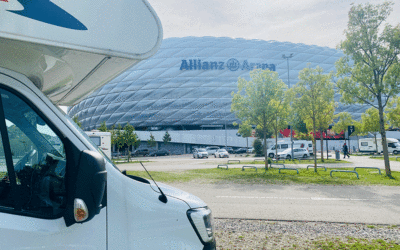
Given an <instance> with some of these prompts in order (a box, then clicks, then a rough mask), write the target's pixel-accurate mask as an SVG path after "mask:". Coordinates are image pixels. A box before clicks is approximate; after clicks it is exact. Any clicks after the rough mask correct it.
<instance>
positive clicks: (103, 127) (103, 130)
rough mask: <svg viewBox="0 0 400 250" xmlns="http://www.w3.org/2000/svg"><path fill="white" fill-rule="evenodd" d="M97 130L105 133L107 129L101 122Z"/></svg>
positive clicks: (104, 123)
mask: <svg viewBox="0 0 400 250" xmlns="http://www.w3.org/2000/svg"><path fill="white" fill-rule="evenodd" d="M98 130H100V131H101V132H107V131H108V128H107V125H106V121H103V122H102V123H100V127H99V128H98Z"/></svg>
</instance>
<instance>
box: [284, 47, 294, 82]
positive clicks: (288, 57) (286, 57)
mask: <svg viewBox="0 0 400 250" xmlns="http://www.w3.org/2000/svg"><path fill="white" fill-rule="evenodd" d="M292 57H293V53H291V54H290V55H289V56H286V55H285V54H283V55H282V58H283V59H286V60H287V81H288V87H289V89H290V80H289V59H290V58H292Z"/></svg>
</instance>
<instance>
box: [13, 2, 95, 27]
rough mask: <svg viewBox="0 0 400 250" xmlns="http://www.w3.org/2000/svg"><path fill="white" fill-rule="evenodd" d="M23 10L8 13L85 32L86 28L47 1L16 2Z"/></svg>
mask: <svg viewBox="0 0 400 250" xmlns="http://www.w3.org/2000/svg"><path fill="white" fill-rule="evenodd" d="M17 1H18V2H19V3H20V4H22V6H24V9H23V10H8V11H9V12H12V13H15V14H17V15H21V16H24V17H27V18H31V19H33V20H36V21H40V22H44V23H48V24H52V25H56V26H59V27H63V28H68V29H73V30H87V28H86V26H85V25H84V24H83V23H81V22H80V21H79V20H78V19H76V18H75V17H73V16H72V15H71V14H69V13H68V12H66V11H65V10H63V9H61V8H60V7H58V6H57V5H55V4H54V3H52V2H50V1H49V0H17Z"/></svg>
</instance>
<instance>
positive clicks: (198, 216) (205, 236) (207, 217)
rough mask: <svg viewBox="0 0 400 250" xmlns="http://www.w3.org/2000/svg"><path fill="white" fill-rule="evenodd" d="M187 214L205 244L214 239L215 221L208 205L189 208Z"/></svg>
mask: <svg viewBox="0 0 400 250" xmlns="http://www.w3.org/2000/svg"><path fill="white" fill-rule="evenodd" d="M187 216H188V218H189V221H190V223H192V226H193V228H194V230H195V231H196V233H197V235H198V236H199V238H200V240H201V241H202V242H203V244H204V243H208V242H212V241H213V240H214V221H213V217H212V214H211V210H210V209H209V208H208V207H203V208H195V209H189V210H188V211H187Z"/></svg>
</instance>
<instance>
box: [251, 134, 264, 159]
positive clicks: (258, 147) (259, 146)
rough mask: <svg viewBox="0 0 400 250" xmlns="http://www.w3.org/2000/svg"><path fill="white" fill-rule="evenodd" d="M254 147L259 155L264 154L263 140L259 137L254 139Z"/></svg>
mask: <svg viewBox="0 0 400 250" xmlns="http://www.w3.org/2000/svg"><path fill="white" fill-rule="evenodd" d="M253 148H254V152H255V154H256V155H257V156H259V155H263V151H262V149H263V145H262V142H261V140H260V139H258V138H257V139H255V140H254V141H253Z"/></svg>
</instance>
